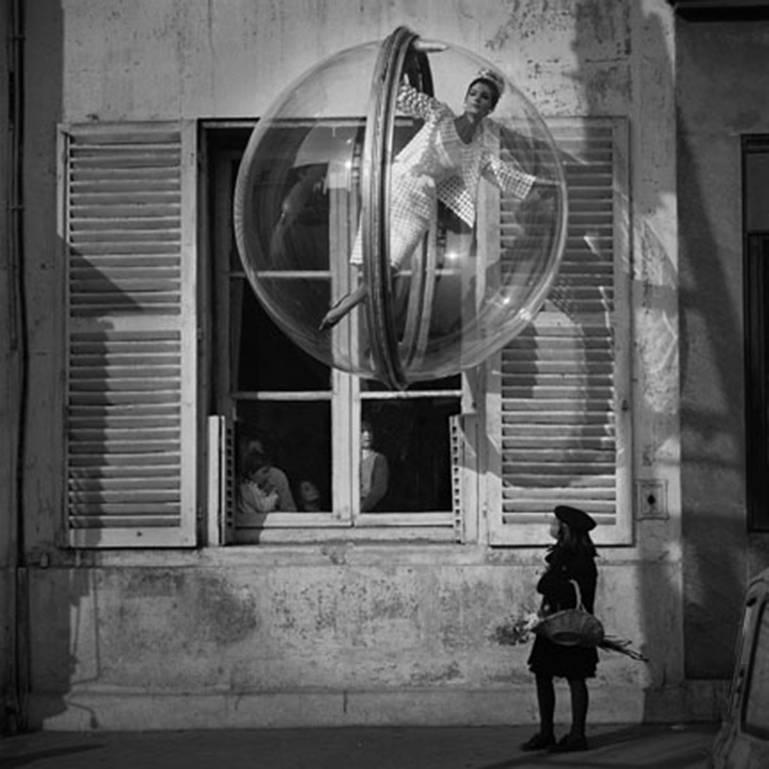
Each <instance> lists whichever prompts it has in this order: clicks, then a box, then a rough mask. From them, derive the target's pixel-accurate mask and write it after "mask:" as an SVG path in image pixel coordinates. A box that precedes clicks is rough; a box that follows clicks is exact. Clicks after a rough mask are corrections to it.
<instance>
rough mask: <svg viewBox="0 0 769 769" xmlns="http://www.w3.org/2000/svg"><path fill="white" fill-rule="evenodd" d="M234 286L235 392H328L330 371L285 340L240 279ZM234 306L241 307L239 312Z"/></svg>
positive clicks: (247, 286) (249, 289) (287, 339)
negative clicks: (236, 343) (236, 340)
mask: <svg viewBox="0 0 769 769" xmlns="http://www.w3.org/2000/svg"><path fill="white" fill-rule="evenodd" d="M233 283H234V285H233V291H232V303H233V311H234V320H235V322H234V328H233V337H234V338H236V339H238V340H239V343H238V345H237V350H238V360H237V366H235V367H234V370H235V372H236V377H235V381H236V383H237V384H236V388H235V389H236V390H238V391H240V392H256V391H265V390H266V391H277V392H287V391H288V392H304V391H308V390H313V391H315V390H329V389H330V386H331V384H330V382H331V379H330V375H331V372H330V369H329V368H328V366H325V365H324V364H322V363H320V362H319V361H317V360H316V359H315V358H313V357H312V356H310V355H308V354H307V353H306V352H304V351H303V350H301V349H300V348H299V347H297V345H296V344H295V343H294V342H293V341H291V340H290V339H289V338H288V337H286V335H285V334H284V333H283V332H282V331H281V330H280V329H279V328H278V327H277V326H276V325H275V324H274V323H273V322H272V320H270V318H269V317H268V316H267V314H266V313H265V311H264V310H263V309H262V307H261V305H260V304H259V302H258V301H257V299H256V297H255V296H254V292H253V291H252V290H251V287H250V286H249V285H248V284H247V283H246V282H245V281H244V280H243V279H236V280H235V281H233ZM238 297H240V301H238ZM324 301H327V299H325V300H324ZM236 304H240V305H241V308H240V312H239V313H238V312H237V308H236V307H235V305H236ZM238 317H239V318H240V322H239V323H238V322H237V319H238Z"/></svg>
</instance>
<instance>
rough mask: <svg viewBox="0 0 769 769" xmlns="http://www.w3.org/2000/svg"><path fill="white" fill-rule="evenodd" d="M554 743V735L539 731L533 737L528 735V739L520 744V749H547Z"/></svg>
mask: <svg viewBox="0 0 769 769" xmlns="http://www.w3.org/2000/svg"><path fill="white" fill-rule="evenodd" d="M555 745H556V742H555V737H554V736H553V735H552V734H542V733H541V732H538V733H537V734H535V735H534V736H533V737H529V739H528V740H526V742H524V743H523V745H521V750H526V751H530V750H547V749H548V748H552V747H554V746H555Z"/></svg>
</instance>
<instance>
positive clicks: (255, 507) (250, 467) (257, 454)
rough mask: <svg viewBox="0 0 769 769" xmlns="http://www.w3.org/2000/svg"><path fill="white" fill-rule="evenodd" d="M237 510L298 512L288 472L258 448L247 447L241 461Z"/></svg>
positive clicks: (245, 511)
mask: <svg viewBox="0 0 769 769" xmlns="http://www.w3.org/2000/svg"><path fill="white" fill-rule="evenodd" d="M239 492H240V493H239V499H238V509H239V510H240V512H242V513H271V512H295V511H296V503H295V502H294V497H293V496H292V494H291V488H290V486H289V484H288V479H287V478H286V474H285V473H284V472H283V471H282V470H280V469H279V468H277V467H274V466H273V464H272V461H271V460H270V458H269V456H267V454H265V453H264V452H263V451H261V450H260V449H259V448H255V447H251V448H249V449H247V451H246V454H245V456H244V457H243V459H242V461H241V482H240V487H239Z"/></svg>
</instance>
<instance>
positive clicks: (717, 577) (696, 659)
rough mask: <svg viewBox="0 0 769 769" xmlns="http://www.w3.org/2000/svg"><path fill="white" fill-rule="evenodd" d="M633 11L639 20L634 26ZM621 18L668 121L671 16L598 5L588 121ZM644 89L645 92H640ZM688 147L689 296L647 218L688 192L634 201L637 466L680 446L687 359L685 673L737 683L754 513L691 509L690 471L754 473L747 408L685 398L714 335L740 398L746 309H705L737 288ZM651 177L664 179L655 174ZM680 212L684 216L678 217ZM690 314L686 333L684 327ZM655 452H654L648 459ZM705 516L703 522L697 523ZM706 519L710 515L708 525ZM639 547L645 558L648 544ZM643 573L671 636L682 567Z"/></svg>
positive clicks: (585, 24)
mask: <svg viewBox="0 0 769 769" xmlns="http://www.w3.org/2000/svg"><path fill="white" fill-rule="evenodd" d="M631 6H632V8H631ZM623 13H624V14H625V18H624V19H622V20H620V19H619V16H620V15H622V14H623ZM634 14H639V15H638V16H637V17H635V18H634V17H633V15H634ZM620 21H621V23H622V24H623V26H624V28H625V30H626V41H625V46H626V50H625V51H624V52H621V53H620V52H618V53H619V54H620V55H619V56H618V59H619V58H620V57H621V56H622V55H631V30H636V39H637V41H638V42H636V40H633V41H632V44H633V45H639V44H640V45H641V46H642V53H637V54H635V55H636V56H637V57H638V62H637V64H636V65H637V66H640V57H641V56H642V57H643V67H642V77H643V78H644V84H643V85H642V86H641V87H644V86H646V87H647V89H648V91H649V94H650V95H653V94H659V95H660V99H661V101H660V102H659V104H658V105H657V106H658V107H659V108H660V114H662V115H668V114H669V109H672V106H671V105H672V104H673V97H674V93H675V87H676V82H675V80H674V77H673V72H674V62H673V61H671V59H670V54H669V50H670V48H669V34H668V31H667V30H666V29H665V27H664V26H663V21H662V19H661V18H660V17H659V16H658V15H657V14H656V13H650V14H648V15H646V16H644V15H642V13H641V12H639V11H638V10H637V9H636V8H635V6H634V5H633V4H627V5H626V6H625V10H624V11H617V12H616V13H614V14H611V13H609V14H607V13H606V12H605V8H604V7H602V6H601V4H599V3H594V4H591V3H587V4H583V5H582V6H581V8H580V10H579V11H578V12H577V25H578V26H577V36H576V40H575V47H574V50H575V53H576V54H577V58H578V69H577V72H576V73H575V77H576V78H578V79H579V80H580V81H581V82H582V85H583V88H584V93H585V98H586V103H587V112H588V114H605V113H606V112H607V109H609V110H611V106H610V104H611V92H610V88H611V83H610V82H607V81H606V80H605V79H603V78H605V73H606V70H605V69H604V68H602V67H597V66H596V65H595V64H594V63H593V62H592V61H591V60H590V58H589V55H588V52H590V51H594V50H595V47H596V45H598V46H599V47H600V44H601V40H600V37H601V36H602V35H605V36H606V39H607V40H609V39H612V38H613V39H614V40H620V39H621V36H620V35H618V34H616V33H615V32H614V31H613V30H611V29H608V28H607V26H606V25H607V24H611V23H612V22H613V23H615V24H616V23H619V22H620ZM651 68H653V71H652V69H651ZM593 73H595V75H593ZM647 84H648V85H647ZM633 87H634V88H635V87H636V84H635V83H634V84H633ZM607 105H609V106H608V107H607ZM639 114H640V113H639ZM646 114H648V113H646ZM636 121H637V122H635V124H634V125H633V126H632V135H633V141H632V143H631V146H632V147H633V149H634V152H635V156H636V157H639V156H642V157H643V158H644V163H653V162H654V157H655V152H656V151H657V150H658V149H659V147H656V146H655V141H657V139H656V137H655V127H654V125H653V124H652V123H651V122H645V123H644V122H641V121H640V120H638V117H637V116H636ZM678 125H680V123H679V124H678ZM687 149H688V148H687V146H686V143H685V141H684V142H683V144H682V143H681V141H680V139H679V140H678V152H679V155H680V157H679V166H678V167H679V173H681V172H683V173H684V175H686V177H687V178H689V181H690V184H689V186H688V188H687V189H686V194H685V195H684V196H681V195H679V196H678V201H679V214H678V221H679V223H680V225H679V226H680V236H679V239H680V241H681V242H682V243H683V244H684V245H685V244H686V241H687V237H688V236H690V235H692V234H693V233H692V231H693V230H694V223H695V222H696V248H694V249H691V251H687V250H686V248H685V247H684V248H682V253H681V258H680V262H679V265H680V267H681V271H680V275H681V278H680V285H679V295H678V296H677V295H676V292H675V289H674V287H675V286H676V285H677V284H679V269H678V267H679V266H678V265H676V264H675V263H674V262H673V261H672V260H671V258H670V256H669V254H668V253H667V248H666V246H665V243H664V239H663V238H661V237H660V236H659V235H658V234H657V233H656V232H655V230H654V224H653V222H652V221H651V220H650V219H649V218H647V217H645V216H644V212H645V211H649V212H655V211H660V210H662V209H663V208H666V209H669V208H670V207H669V205H668V204H666V202H665V200H664V198H668V199H671V198H675V196H676V195H677V193H678V190H677V189H675V187H674V186H670V187H660V188H658V189H657V190H656V192H655V193H654V194H655V195H656V198H652V197H647V198H645V199H641V198H640V197H636V196H634V198H633V203H634V206H635V208H634V210H633V211H632V212H631V216H632V222H633V224H632V227H633V236H632V240H633V244H634V246H633V264H632V265H631V266H630V269H631V274H632V276H633V295H634V298H635V302H636V305H637V306H636V307H635V308H634V311H633V312H634V317H633V324H634V329H635V330H634V339H635V340H636V344H637V345H638V347H637V350H636V355H637V356H638V358H640V365H639V367H638V372H637V386H638V387H639V388H640V393H641V403H642V406H641V413H640V414H637V415H636V416H635V425H636V431H637V430H638V427H639V425H640V424H642V423H643V422H642V421H647V422H650V423H652V424H654V431H653V432H652V433H651V434H650V435H648V436H646V437H645V440H649V441H651V440H653V444H651V443H650V444H649V445H648V449H647V448H646V447H644V448H642V449H641V450H642V456H641V457H639V458H638V460H639V461H637V463H636V466H637V467H638V469H639V470H640V472H641V474H643V472H644V469H645V467H646V468H648V469H649V472H652V464H653V463H654V464H656V463H657V462H659V461H660V460H659V458H658V456H657V452H658V451H659V450H660V449H661V448H662V447H663V446H664V444H665V443H666V442H667V441H668V440H669V439H670V440H673V441H675V440H676V439H677V430H678V429H679V421H678V415H677V414H676V413H675V409H676V403H677V401H678V396H679V393H678V386H679V385H678V382H675V381H671V380H670V379H669V378H668V377H667V372H668V371H669V370H670V369H671V368H672V369H673V370H675V364H676V357H677V356H678V355H679V354H680V355H681V360H680V367H681V368H680V372H681V387H682V392H683V393H684V399H683V402H682V413H681V430H682V440H683V445H682V457H681V461H682V466H683V471H682V500H683V501H682V507H683V512H682V517H683V520H682V526H683V533H682V536H683V547H684V554H683V564H682V570H683V591H684V595H683V606H684V618H683V624H684V628H683V629H684V655H683V659H684V667H685V670H684V673H685V675H686V677H687V678H726V677H728V676H729V674H730V670H731V664H732V651H733V642H734V637H735V633H736V629H737V625H738V620H739V616H738V615H739V608H740V596H741V595H742V591H743V587H744V569H743V568H742V567H741V561H742V558H741V556H742V554H743V552H744V535H743V534H742V532H743V531H744V516H743V515H742V514H741V507H740V506H739V505H735V506H734V509H732V510H731V511H729V512H728V513H725V514H724V515H719V511H718V510H710V511H705V510H698V509H697V508H695V507H693V505H692V500H693V499H696V498H698V497H699V496H700V494H699V493H698V492H696V490H695V489H693V488H692V483H693V482H695V481H696V478H697V477H699V471H697V472H696V473H692V472H691V471H688V470H687V468H692V467H702V463H705V464H706V465H707V466H708V467H707V472H708V473H709V474H710V477H713V478H718V477H719V475H721V474H723V473H725V472H728V473H734V472H735V471H739V468H741V467H742V466H743V456H742V451H743V447H742V441H741V437H740V436H741V431H740V425H741V424H742V410H741V401H740V399H739V398H732V399H730V400H729V401H728V404H727V405H726V407H725V408H724V410H723V411H721V412H720V413H716V412H714V411H707V410H706V409H704V408H703V407H701V406H700V405H698V403H697V402H696V400H692V399H689V400H687V399H686V397H685V395H686V393H687V391H691V388H687V378H688V377H689V376H690V372H689V367H688V364H689V357H688V355H689V351H690V348H691V344H692V337H691V334H692V333H696V334H698V335H704V337H701V338H705V339H709V340H711V342H712V345H713V347H712V350H711V351H708V352H709V354H710V355H711V357H712V360H713V361H715V366H714V369H713V380H712V383H711V385H710V386H711V387H713V388H714V389H718V391H720V392H721V393H725V392H728V391H729V390H730V389H732V390H733V389H734V387H735V385H738V384H739V382H741V379H739V378H738V380H737V381H732V377H733V376H734V375H733V374H731V373H730V372H732V371H737V370H738V368H737V366H736V365H735V364H737V363H738V361H736V360H735V355H734V351H735V350H739V349H741V344H742V343H741V338H740V328H739V323H738V320H737V319H738V317H739V308H736V307H733V306H729V305H728V304H727V303H721V304H720V306H719V307H718V309H717V312H715V313H714V312H713V307H712V305H711V304H710V303H708V304H704V302H707V298H708V293H707V292H706V291H704V290H703V289H704V288H705V287H706V284H708V285H711V284H712V285H715V286H725V285H726V283H727V281H726V275H725V274H724V267H723V265H722V264H721V263H720V262H719V261H718V250H717V248H716V243H715V238H714V235H713V233H712V231H711V229H710V227H709V226H708V217H707V215H706V212H705V206H704V201H703V195H702V192H701V190H700V189H698V187H697V184H696V182H695V179H696V177H695V176H694V174H691V173H688V174H687V173H686V171H687V164H688V163H689V162H690V158H689V156H688V153H687ZM660 157H661V161H662V162H666V161H667V160H668V158H667V157H664V158H663V157H662V156H660ZM648 170H649V172H650V173H653V172H654V169H653V168H650V169H648ZM640 172H641V169H640V168H639V167H636V170H635V173H636V178H635V179H634V188H635V189H636V190H638V189H639V184H638V182H639V177H638V174H639V173H640ZM666 178H669V179H671V180H672V179H673V178H674V176H673V175H667V176H666ZM671 185H672V182H671ZM647 189H648V187H647ZM640 192H641V194H642V195H643V194H649V195H651V193H647V192H646V190H645V189H644V190H640ZM671 215H674V213H673V212H672V211H671ZM694 251H696V256H695V254H694ZM722 298H723V297H722ZM679 306H680V325H676V322H675V319H676V318H677V317H679ZM692 323H695V324H696V326H697V328H696V329H695V328H691V326H690V324H692ZM679 351H680V353H679ZM737 376H738V377H739V375H737ZM738 391H739V387H738ZM724 400H726V399H724ZM728 435H732V436H734V443H735V444H736V446H737V448H736V449H735V451H736V452H737V454H736V455H735V456H732V457H731V458H729V459H727V458H725V456H724V455H723V454H718V453H714V454H710V455H708V452H707V451H705V453H704V454H703V448H704V447H707V446H708V445H713V444H714V443H716V442H717V441H718V440H723V437H724V436H728ZM646 451H648V452H649V455H648V456H646ZM728 463H731V464H728ZM710 499H711V500H713V501H714V502H715V501H716V500H718V494H713V495H712V496H710ZM711 504H712V503H711ZM716 504H717V502H716ZM695 511H696V519H694V518H693V516H694V514H695ZM703 512H707V515H706V517H705V518H704V519H703V515H702V513H703ZM636 513H637V511H636ZM730 513H731V517H729V515H730ZM649 524H650V525H649V528H648V529H647V533H650V532H651V531H652V530H653V528H652V527H653V526H654V525H655V524H654V522H649ZM635 525H636V536H637V537H638V536H639V535H640V536H645V533H644V532H643V530H642V529H639V526H641V527H645V526H647V524H646V523H644V522H640V523H639V522H638V521H636V524H635ZM639 544H640V545H641V550H642V551H643V550H644V549H645V548H644V545H645V543H644V542H640V543H639ZM663 550H664V546H663ZM725 554H728V555H727V557H724V556H725ZM653 566H654V568H652V567H653ZM640 575H641V576H640V588H641V600H642V606H643V609H642V611H643V616H642V618H641V627H645V628H654V627H657V628H658V629H660V630H661V629H662V626H661V622H660V604H661V601H660V592H659V591H660V590H668V591H670V594H669V596H668V597H669V599H670V600H669V601H665V602H664V603H665V604H666V605H670V606H671V607H676V606H677V605H678V604H679V602H680V600H681V597H680V596H679V595H678V591H679V587H678V581H677V570H676V569H675V568H671V569H670V570H666V569H664V568H663V570H662V571H660V569H659V568H658V567H657V564H652V563H648V564H647V566H646V568H644V566H643V564H642V569H641V573H640ZM677 612H678V609H675V608H674V614H675V616H677ZM656 635H659V634H656ZM667 640H668V639H666V638H658V639H657V640H656V641H655V643H656V644H659V648H658V649H655V648H648V647H647V648H645V649H644V651H645V653H646V654H647V655H648V656H649V657H650V658H651V663H650V665H649V668H648V677H647V680H646V684H645V685H646V686H647V687H648V695H647V700H648V702H647V708H646V710H647V712H646V714H645V717H646V718H648V719H653V718H654V716H655V704H654V703H653V702H652V698H653V694H652V693H653V692H654V691H655V690H656V689H658V688H659V687H662V686H664V684H665V682H666V681H671V680H673V681H675V680H677V679H678V677H679V675H680V672H678V671H676V670H666V669H665V663H664V660H665V659H666V652H665V646H666V645H667ZM655 660H658V662H655Z"/></svg>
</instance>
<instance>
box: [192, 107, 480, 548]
mask: <svg viewBox="0 0 769 769" xmlns="http://www.w3.org/2000/svg"><path fill="white" fill-rule="evenodd" d="M255 124H256V121H255V120H238V121H230V120H205V121H202V122H201V132H202V138H201V145H202V146H204V147H205V148H206V161H205V162H204V163H202V164H201V176H202V180H201V188H202V189H204V190H209V192H207V193H206V194H208V195H210V189H211V185H212V183H215V182H213V181H212V179H213V176H214V175H216V174H218V173H221V172H220V171H218V170H217V169H218V168H220V166H219V165H218V163H217V161H216V160H215V159H213V158H212V153H215V152H216V150H215V149H213V148H212V146H213V144H214V143H215V141H216V134H217V132H222V131H227V130H234V129H241V130H250V129H251V128H253V126H254V125H255ZM224 154H226V151H225V153H224ZM238 154H240V152H239V150H237V149H233V150H231V157H232V158H233V159H235V158H236V157H237V155H238ZM224 181H227V180H224ZM218 183H222V180H221V179H220V180H218ZM228 183H229V182H228ZM220 205H222V203H221V199H220V196H214V201H213V206H220ZM207 216H208V217H209V219H210V221H209V222H208V224H207V227H204V229H206V230H207V231H210V232H212V233H213V237H212V238H211V239H209V242H207V243H206V245H205V248H206V249H207V252H208V256H207V260H206V261H207V263H208V264H210V265H211V273H212V282H213V284H214V285H213V287H212V292H215V293H216V296H217V299H216V303H217V304H218V305H222V304H223V298H222V296H221V293H220V292H221V291H222V290H223V289H222V288H220V286H222V285H223V284H224V283H225V282H226V280H229V278H230V277H231V276H232V272H231V270H230V269H229V266H226V267H225V268H223V269H222V270H220V272H221V275H220V276H219V280H218V281H217V279H216V278H215V277H214V276H213V270H214V269H215V267H214V264H213V262H214V253H215V251H216V250H217V243H216V242H215V239H216V238H217V237H219V238H222V239H223V242H229V241H230V240H231V232H230V233H229V234H227V233H222V232H221V231H219V232H218V234H217V230H219V228H220V227H221V221H223V220H224V219H226V217H223V216H222V214H221V213H220V214H219V217H218V220H217V218H216V216H215V215H214V212H213V210H211V207H210V206H209V210H208V211H207ZM227 226H229V225H227ZM232 245H233V246H234V243H233V244H232ZM222 250H224V249H222ZM225 278H226V280H225ZM217 284H218V285H217ZM210 333H211V343H212V344H211V349H210V354H211V355H215V350H217V349H225V348H226V347H227V346H228V345H227V343H226V342H228V340H229V331H226V332H222V331H221V327H220V328H219V330H211V332H210ZM216 368H217V371H218V373H217V374H216V375H215V377H214V378H215V379H218V380H223V379H228V377H229V372H228V371H224V369H225V368H228V363H226V364H224V365H223V364H222V362H221V361H220V362H219V363H218V364H217V365H216ZM459 381H460V386H459V387H458V388H455V389H440V390H436V391H426V390H417V391H413V392H412V391H406V392H403V393H395V392H391V391H386V390H383V391H378V390H366V389H365V387H364V386H362V384H361V381H360V379H359V378H358V377H356V376H354V375H351V374H347V373H345V372H342V371H338V370H335V369H331V371H330V386H329V389H328V390H327V391H326V390H323V391H317V392H315V391H313V392H310V393H299V392H297V391H286V392H282V391H281V392H267V391H262V392H253V393H251V392H249V393H245V392H239V391H236V390H235V389H234V388H233V387H230V386H229V385H227V386H226V387H224V388H223V387H222V386H221V385H219V386H218V387H217V386H215V385H214V384H212V385H211V388H212V391H211V397H210V398H209V400H211V401H213V402H214V403H215V406H214V409H215V414H213V415H212V416H210V417H209V433H208V434H209V452H208V453H209V468H208V474H209V493H208V508H209V509H208V524H207V530H208V531H209V540H210V541H211V542H212V544H255V543H266V542H292V543H301V542H310V541H311V542H316V541H323V540H325V539H339V538H344V539H351V540H355V539H368V538H371V537H374V538H376V539H382V540H389V539H397V540H407V541H408V540H427V541H432V542H454V541H457V540H458V539H461V538H462V537H463V536H465V533H466V532H467V531H469V530H471V529H473V528H477V527H473V526H472V525H467V524H466V523H464V518H465V515H463V514H461V511H462V510H464V511H469V510H473V509H475V507H474V506H471V505H470V504H468V500H466V499H465V496H466V495H467V494H468V493H469V492H468V489H469V488H471V486H470V484H469V483H468V481H467V476H468V475H471V474H472V473H473V472H474V469H475V468H474V467H470V466H468V457H469V456H473V457H474V456H475V454H474V453H472V454H471V453H470V452H468V451H467V450H466V449H467V447H466V445H465V442H464V441H463V440H456V438H455V433H456V425H452V424H449V423H447V425H446V431H447V436H448V442H449V445H450V449H451V450H450V454H449V456H447V458H446V459H447V464H448V471H449V474H450V482H451V488H452V494H451V507H450V509H446V510H443V511H434V512H433V511H431V512H387V511H384V512H375V513H362V512H360V511H359V510H357V507H358V504H359V502H358V491H357V478H358V476H359V454H360V423H361V416H362V408H363V404H364V403H365V402H366V401H374V400H392V399H398V398H400V399H413V398H428V397H434V396H439V397H454V398H456V400H457V408H458V410H459V411H460V413H461V412H462V409H463V404H467V403H468V402H469V400H468V391H467V375H465V374H463V375H460V377H459ZM226 389H229V393H224V390H226ZM305 396H306V397H308V398H310V399H312V400H325V401H328V402H329V403H330V408H331V416H330V419H331V426H332V442H331V457H332V462H331V479H330V481H331V495H332V504H331V510H330V511H325V512H312V513H310V512H301V511H298V512H272V513H265V514H264V515H263V516H261V517H260V518H259V519H258V521H257V520H255V521H254V525H253V526H248V527H239V526H237V524H236V521H235V517H236V516H235V515H234V513H233V510H232V507H233V500H234V498H235V492H236V489H235V483H236V481H235V479H234V473H233V471H232V464H233V458H234V445H233V433H234V426H233V422H234V416H235V413H236V411H237V401H238V400H253V401H264V402H267V401H270V400H275V401H276V402H277V401H291V400H295V399H297V398H304V397H305ZM217 416H220V417H223V420H221V419H218V418H217ZM339 457H343V458H346V461H342V462H340V461H338V458H339ZM354 479H355V481H354ZM228 485H229V486H230V488H229V489H227V488H226V487H227V486H228ZM334 494H336V497H334Z"/></svg>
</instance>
